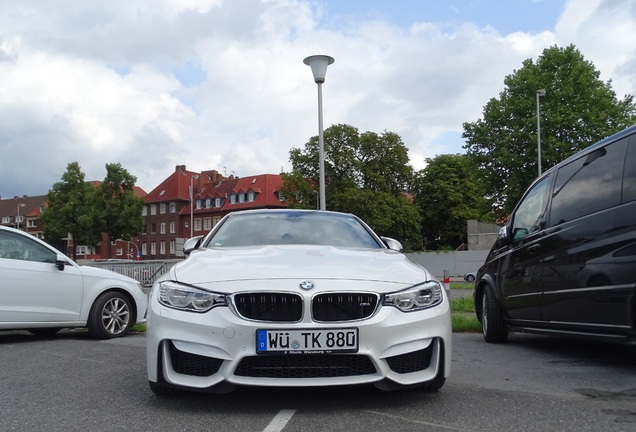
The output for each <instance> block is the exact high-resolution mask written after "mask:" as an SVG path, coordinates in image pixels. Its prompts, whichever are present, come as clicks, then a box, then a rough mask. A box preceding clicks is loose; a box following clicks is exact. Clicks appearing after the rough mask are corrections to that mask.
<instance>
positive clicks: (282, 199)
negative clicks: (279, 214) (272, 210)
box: [278, 191, 285, 202]
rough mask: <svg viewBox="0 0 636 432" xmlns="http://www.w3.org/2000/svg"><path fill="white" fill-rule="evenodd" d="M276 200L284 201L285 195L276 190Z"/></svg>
mask: <svg viewBox="0 0 636 432" xmlns="http://www.w3.org/2000/svg"><path fill="white" fill-rule="evenodd" d="M278 201H280V202H285V196H284V195H283V191H278Z"/></svg>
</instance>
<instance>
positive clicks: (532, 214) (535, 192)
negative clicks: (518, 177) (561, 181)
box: [512, 177, 550, 241]
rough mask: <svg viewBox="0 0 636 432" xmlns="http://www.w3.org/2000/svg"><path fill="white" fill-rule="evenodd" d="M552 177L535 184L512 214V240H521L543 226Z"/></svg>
mask: <svg viewBox="0 0 636 432" xmlns="http://www.w3.org/2000/svg"><path fill="white" fill-rule="evenodd" d="M549 185H550V177H546V178H544V179H542V180H541V181H539V182H538V183H537V184H535V185H534V186H533V187H532V189H530V191H528V193H527V194H526V196H525V197H524V198H523V200H522V201H521V202H520V203H519V206H518V207H517V210H516V211H515V212H514V214H513V215H512V241H519V240H521V239H522V238H524V237H525V236H527V235H528V234H530V233H533V232H535V231H538V230H539V229H540V228H541V219H542V217H541V216H542V215H543V212H544V209H545V202H546V197H547V193H546V192H547V190H548V186H549Z"/></svg>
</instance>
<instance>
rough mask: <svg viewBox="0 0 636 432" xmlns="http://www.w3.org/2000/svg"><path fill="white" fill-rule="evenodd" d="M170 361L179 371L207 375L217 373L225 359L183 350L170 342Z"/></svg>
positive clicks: (175, 369) (176, 370)
mask: <svg viewBox="0 0 636 432" xmlns="http://www.w3.org/2000/svg"><path fill="white" fill-rule="evenodd" d="M170 362H171V363H172V368H173V369H174V371H175V372H177V373H180V374H183V375H191V376H200V377H205V376H211V375H214V374H215V373H217V372H218V371H219V368H220V367H221V364H222V363H223V360H221V359H217V358H213V357H206V356H201V355H197V354H191V353H188V352H185V351H181V350H179V349H178V348H177V347H176V346H174V344H173V343H172V342H170Z"/></svg>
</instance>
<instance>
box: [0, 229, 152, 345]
mask: <svg viewBox="0 0 636 432" xmlns="http://www.w3.org/2000/svg"><path fill="white" fill-rule="evenodd" d="M147 305H148V299H147V295H146V294H145V293H144V292H143V290H142V289H141V285H140V284H139V283H138V282H137V281H136V280H134V279H131V278H128V277H126V276H122V275H119V274H117V273H114V272H111V271H108V270H102V269H98V268H93V267H85V266H79V265H77V264H76V263H74V262H73V261H72V260H71V259H70V258H68V257H67V256H65V255H64V254H62V253H61V252H60V251H58V250H57V249H55V248H53V247H52V246H50V245H48V244H47V243H45V242H43V241H41V240H39V239H37V238H35V237H34V236H32V235H30V234H28V233H25V232H23V231H19V230H16V229H13V228H8V227H5V226H0V330H29V331H30V332H31V333H33V334H38V335H51V334H55V333H56V332H57V331H59V330H60V329H62V328H68V327H87V328H88V331H89V332H90V334H91V336H93V337H95V338H100V339H108V338H114V337H120V336H124V335H125V334H126V333H127V332H128V330H129V329H130V327H131V326H132V325H133V324H135V323H144V322H145V321H146V310H147Z"/></svg>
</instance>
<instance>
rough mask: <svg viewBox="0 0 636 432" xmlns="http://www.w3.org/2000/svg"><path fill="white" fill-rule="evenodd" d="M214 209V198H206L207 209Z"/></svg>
mask: <svg viewBox="0 0 636 432" xmlns="http://www.w3.org/2000/svg"><path fill="white" fill-rule="evenodd" d="M210 207H212V198H206V199H205V208H210Z"/></svg>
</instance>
